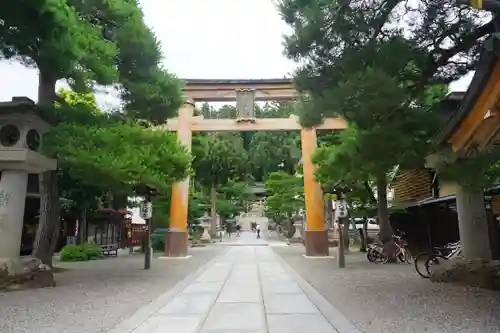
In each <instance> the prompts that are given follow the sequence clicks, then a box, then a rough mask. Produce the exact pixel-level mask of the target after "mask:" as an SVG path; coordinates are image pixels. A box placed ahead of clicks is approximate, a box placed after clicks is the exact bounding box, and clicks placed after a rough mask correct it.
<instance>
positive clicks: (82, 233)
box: [78, 205, 87, 244]
mask: <svg viewBox="0 0 500 333" xmlns="http://www.w3.org/2000/svg"><path fill="white" fill-rule="evenodd" d="M78 233H79V235H78V243H79V244H84V243H86V242H87V206H86V205H83V208H82V209H81V210H80V212H79V214H78Z"/></svg>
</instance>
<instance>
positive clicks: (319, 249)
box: [304, 230, 329, 257]
mask: <svg viewBox="0 0 500 333" xmlns="http://www.w3.org/2000/svg"><path fill="white" fill-rule="evenodd" d="M304 240H305V246H306V256H308V257H328V255H329V248H328V231H327V230H322V231H314V230H306V231H304Z"/></svg>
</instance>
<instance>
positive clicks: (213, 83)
mask: <svg viewBox="0 0 500 333" xmlns="http://www.w3.org/2000/svg"><path fill="white" fill-rule="evenodd" d="M183 81H184V82H185V86H184V95H185V96H186V98H187V99H190V100H192V101H194V102H232V101H235V100H236V93H237V91H255V96H254V100H255V101H291V100H294V99H296V98H297V96H298V94H297V91H296V90H295V87H294V86H293V82H292V79H258V80H205V79H184V80H183Z"/></svg>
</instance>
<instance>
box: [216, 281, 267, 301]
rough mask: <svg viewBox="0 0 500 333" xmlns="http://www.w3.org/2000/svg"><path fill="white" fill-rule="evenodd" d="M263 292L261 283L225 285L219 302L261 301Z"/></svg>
mask: <svg viewBox="0 0 500 333" xmlns="http://www.w3.org/2000/svg"><path fill="white" fill-rule="evenodd" d="M261 300H262V298H261V294H260V288H259V285H248V286H243V287H242V286H241V285H240V286H234V285H225V286H224V288H223V289H222V292H221V294H220V295H219V298H218V299H217V302H231V303H238V302H250V303H251V302H254V303H259V302H261Z"/></svg>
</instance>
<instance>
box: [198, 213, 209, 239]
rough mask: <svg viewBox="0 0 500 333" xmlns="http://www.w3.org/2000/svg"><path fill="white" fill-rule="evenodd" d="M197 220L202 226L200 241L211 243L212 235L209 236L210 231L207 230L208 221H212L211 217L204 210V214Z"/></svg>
mask: <svg viewBox="0 0 500 333" xmlns="http://www.w3.org/2000/svg"><path fill="white" fill-rule="evenodd" d="M198 220H199V221H200V223H201V226H202V227H203V234H202V235H201V238H200V241H202V242H203V243H211V242H212V237H210V232H209V231H208V230H209V228H210V224H211V223H210V222H211V221H212V218H211V217H210V216H208V214H207V213H206V212H205V214H204V215H203V216H202V217H200V218H199V219H198Z"/></svg>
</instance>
